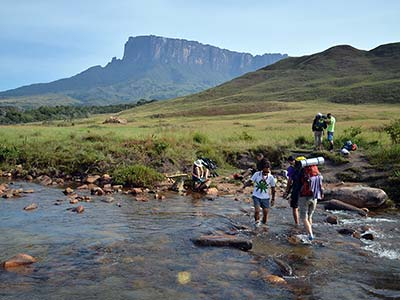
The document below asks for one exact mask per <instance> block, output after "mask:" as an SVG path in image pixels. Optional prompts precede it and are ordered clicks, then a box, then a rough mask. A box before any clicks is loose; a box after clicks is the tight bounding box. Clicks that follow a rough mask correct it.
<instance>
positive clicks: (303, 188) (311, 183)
mask: <svg viewBox="0 0 400 300" xmlns="http://www.w3.org/2000/svg"><path fill="white" fill-rule="evenodd" d="M299 163H300V161H297V162H296V164H298V165H299ZM296 168H297V167H296ZM300 168H301V167H300ZM296 181H297V183H298V184H300V188H299V191H298V194H299V212H300V219H301V220H302V221H303V224H304V228H305V230H306V232H307V239H308V241H307V242H311V241H312V240H313V239H314V234H313V231H312V217H313V214H314V211H315V209H316V207H317V201H318V200H321V199H322V198H323V188H322V175H321V174H320V172H319V170H318V167H317V165H309V166H306V167H304V168H301V172H300V176H298V177H297V179H296Z"/></svg>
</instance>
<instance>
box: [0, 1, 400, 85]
mask: <svg viewBox="0 0 400 300" xmlns="http://www.w3.org/2000/svg"><path fill="white" fill-rule="evenodd" d="M151 34H152V35H157V36H163V37H169V38H181V39H186V40H192V41H198V42H200V43H203V44H209V45H213V46H217V47H220V48H224V49H229V50H232V51H238V52H248V53H251V54H253V55H256V54H264V53H286V54H288V55H289V56H302V55H309V54H313V53H317V52H321V51H323V50H325V49H327V48H330V47H332V46H335V45H342V44H349V45H352V46H353V47H356V48H358V49H362V50H371V49H373V48H375V47H377V46H379V45H381V44H387V43H392V42H400V1H397V0H381V1H379V0H376V1H372V0H335V1H328V0H309V1H307V0H303V1H300V0H258V1H256V0H113V1H109V0H0V91H4V90H8V89H13V88H17V87H20V86H23V85H29V84H33V83H41V82H50V81H53V80H57V79H61V78H66V77H71V76H73V75H75V74H77V73H80V72H82V71H84V70H86V69H87V68H89V67H92V66H95V65H101V66H104V65H106V64H107V63H108V62H109V61H111V59H112V57H117V58H122V55H123V50H124V44H125V43H126V41H127V40H128V38H129V37H130V36H139V35H151Z"/></svg>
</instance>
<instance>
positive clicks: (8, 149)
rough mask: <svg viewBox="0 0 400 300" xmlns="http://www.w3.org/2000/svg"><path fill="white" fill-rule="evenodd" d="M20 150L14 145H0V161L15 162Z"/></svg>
mask: <svg viewBox="0 0 400 300" xmlns="http://www.w3.org/2000/svg"><path fill="white" fill-rule="evenodd" d="M19 156H20V151H19V150H18V148H17V147H16V146H0V163H3V162H5V163H10V164H16V163H17V161H18V160H19Z"/></svg>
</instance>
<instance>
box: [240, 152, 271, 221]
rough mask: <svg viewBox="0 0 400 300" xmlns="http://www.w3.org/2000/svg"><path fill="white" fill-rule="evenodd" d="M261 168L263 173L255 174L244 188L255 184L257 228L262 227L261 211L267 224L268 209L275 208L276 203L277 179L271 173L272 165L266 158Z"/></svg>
mask: <svg viewBox="0 0 400 300" xmlns="http://www.w3.org/2000/svg"><path fill="white" fill-rule="evenodd" d="M260 167H261V168H262V171H257V172H255V173H254V174H253V176H252V177H251V179H250V180H248V181H247V182H245V184H244V185H243V188H245V187H246V186H249V185H251V184H252V183H254V190H253V194H252V198H253V203H254V221H255V226H256V227H259V226H260V225H261V221H260V211H261V209H262V211H263V218H262V223H263V224H266V223H267V221H268V209H269V208H270V206H271V207H272V206H274V203H275V179H274V177H273V176H272V175H271V172H270V168H271V164H270V163H269V161H267V160H266V159H265V158H264V159H262V160H261V161H260ZM269 188H271V195H270V193H269ZM270 201H271V202H270Z"/></svg>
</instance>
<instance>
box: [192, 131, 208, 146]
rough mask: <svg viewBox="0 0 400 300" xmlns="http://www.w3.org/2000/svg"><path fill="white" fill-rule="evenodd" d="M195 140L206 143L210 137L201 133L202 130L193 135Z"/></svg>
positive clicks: (198, 142)
mask: <svg viewBox="0 0 400 300" xmlns="http://www.w3.org/2000/svg"><path fill="white" fill-rule="evenodd" d="M193 142H195V143H197V144H205V143H207V142H208V138H207V136H206V135H204V134H202V133H200V132H196V133H195V134H194V135H193Z"/></svg>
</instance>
